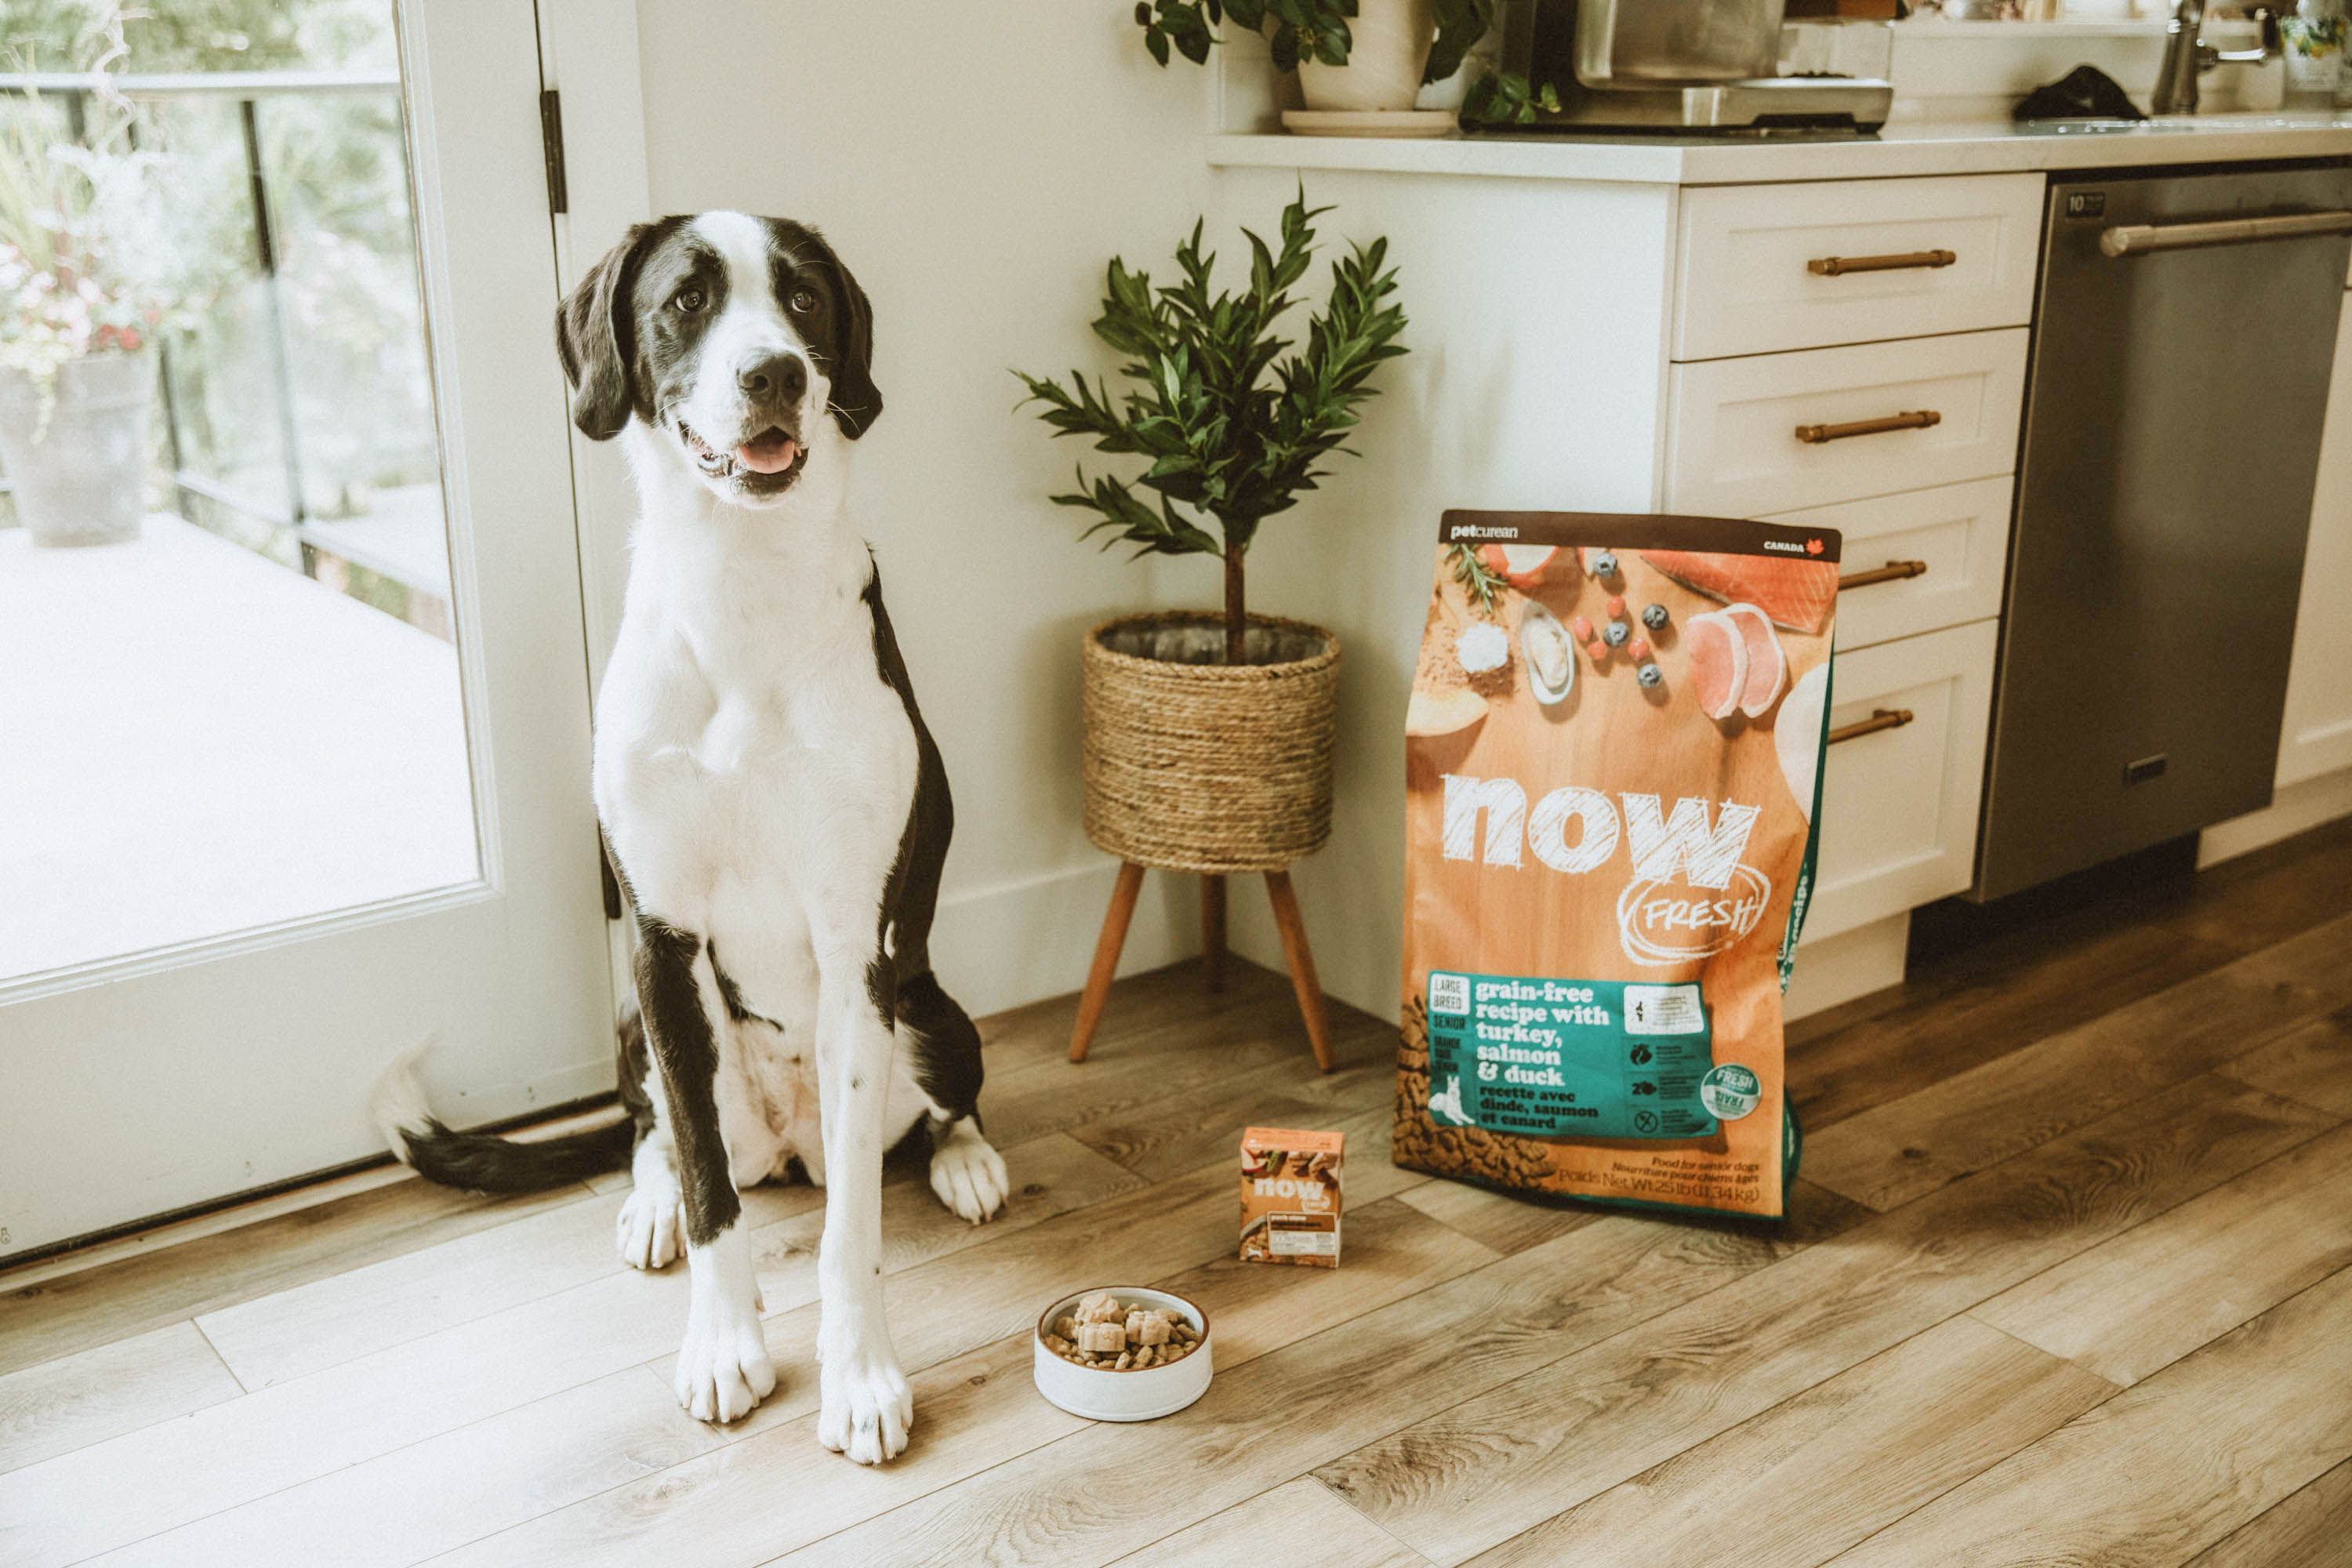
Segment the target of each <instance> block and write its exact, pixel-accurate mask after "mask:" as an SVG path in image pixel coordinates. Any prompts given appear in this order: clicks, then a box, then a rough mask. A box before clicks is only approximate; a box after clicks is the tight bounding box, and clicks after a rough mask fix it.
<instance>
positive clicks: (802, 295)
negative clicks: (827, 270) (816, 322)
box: [789, 289, 816, 316]
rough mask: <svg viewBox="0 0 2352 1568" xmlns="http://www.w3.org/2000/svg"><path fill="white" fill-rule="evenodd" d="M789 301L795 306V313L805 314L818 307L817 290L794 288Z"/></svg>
mask: <svg viewBox="0 0 2352 1568" xmlns="http://www.w3.org/2000/svg"><path fill="white" fill-rule="evenodd" d="M789 303H790V304H791V306H792V308H793V314H795V315H801V316H805V315H807V314H808V313H809V312H810V311H811V310H815V309H816V290H815V289H793V297H792V299H791V300H790V301H789Z"/></svg>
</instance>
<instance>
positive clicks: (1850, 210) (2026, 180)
mask: <svg viewBox="0 0 2352 1568" xmlns="http://www.w3.org/2000/svg"><path fill="white" fill-rule="evenodd" d="M2042 191H2043V181H2042V176H2041V175H2040V174H1976V175H1969V174H1962V175H1956V176H1952V177H1948V178H1944V179H1933V180H1842V181H1829V182H1824V183H1822V184H1802V185H1714V186H1706V187H1702V188H1699V189H1696V190H1688V191H1685V192H1684V193H1683V199H1682V223H1681V231H1682V244H1681V255H1680V257H1679V258H1678V267H1679V269H1680V273H1681V282H1680V287H1679V288H1678V289H1676V291H1675V298H1676V300H1677V301H1678V303H1677V305H1676V308H1675V352H1674V356H1673V357H1675V359H1678V360H1695V359H1717V358H1720V357H1722V356H1724V355H1727V354H1752V353H1771V352H1773V351H1776V350H1780V349H1811V348H1822V347H1824V346H1826V345H1828V344H1832V343H1864V342H1874V341H1876V340H1879V339H1884V338H1908V337H1918V336H1921V335H1923V334H1926V333H1929V332H1960V331H1969V330H1971V329H1973V328H1978V327H2021V326H2023V325H2024V324H2025V323H2026V322H2027V321H2031V320H2032V317H2033V268H2034V263H2035V260H2036V258H2038V256H2039V254H2040V250H2041V245H2042ZM1945 258H1949V259H1948V260H1946V259H1945Z"/></svg>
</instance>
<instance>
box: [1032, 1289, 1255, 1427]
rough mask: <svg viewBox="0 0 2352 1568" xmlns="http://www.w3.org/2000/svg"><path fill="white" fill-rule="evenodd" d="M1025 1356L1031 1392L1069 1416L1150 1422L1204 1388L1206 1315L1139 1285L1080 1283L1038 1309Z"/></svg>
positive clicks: (1207, 1356) (1179, 1299) (1176, 1298)
mask: <svg viewBox="0 0 2352 1568" xmlns="http://www.w3.org/2000/svg"><path fill="white" fill-rule="evenodd" d="M1032 1359H1033V1363H1034V1373H1035V1377H1036V1381H1037V1392H1038V1393H1040V1394H1044V1395H1045V1397H1046V1398H1047V1399H1049V1400H1051V1401H1052V1402H1053V1403H1054V1404H1055V1405H1060V1406H1061V1407H1062V1408H1063V1409H1065V1410H1066V1411H1068V1412H1069V1413H1070V1414H1071V1415H1084V1416H1086V1417H1087V1418H1088V1419H1090V1420H1095V1421H1149V1420H1151V1419H1152V1418H1154V1417H1155V1416H1160V1415H1172V1414H1174V1413H1175V1412H1177V1411H1179V1410H1181V1409H1183V1408H1184V1407H1185V1406H1186V1405H1190V1404H1192V1402H1193V1401H1194V1400H1196V1399H1198V1398H1200V1397H1201V1395H1202V1394H1205V1393H1207V1392H1208V1388H1209V1377H1210V1373H1211V1371H1212V1368H1211V1364H1210V1351H1209V1319H1208V1314H1206V1313H1204V1312H1203V1311H1202V1310H1201V1309H1200V1308H1199V1307H1197V1306H1195V1305H1193V1303H1192V1302H1191V1301H1188V1300H1185V1299H1184V1298H1183V1297H1181V1296H1178V1295H1173V1294H1171V1293H1170V1292H1168V1291H1166V1290H1154V1289H1149V1288H1147V1287H1144V1286H1139V1285H1113V1286H1107V1287H1102V1288H1099V1289H1092V1290H1083V1291H1080V1292H1079V1293H1078V1294H1076V1295H1075V1296H1068V1297H1065V1298H1064V1299H1063V1300H1059V1301H1056V1302H1055V1303H1054V1304H1053V1305H1052V1306H1051V1307H1048V1308H1046V1309H1045V1312H1044V1313H1043V1314H1042V1315H1040V1316H1039V1318H1038V1320H1037V1332H1036V1335H1035V1344H1034V1350H1033V1358H1032Z"/></svg>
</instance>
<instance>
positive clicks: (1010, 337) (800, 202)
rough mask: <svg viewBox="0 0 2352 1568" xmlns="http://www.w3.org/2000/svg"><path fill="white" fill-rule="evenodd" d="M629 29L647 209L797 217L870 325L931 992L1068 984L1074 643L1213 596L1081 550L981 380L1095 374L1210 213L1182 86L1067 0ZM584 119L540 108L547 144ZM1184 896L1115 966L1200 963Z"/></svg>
mask: <svg viewBox="0 0 2352 1568" xmlns="http://www.w3.org/2000/svg"><path fill="white" fill-rule="evenodd" d="M636 24H637V35H638V38H637V47H638V54H639V58H640V59H641V62H642V72H641V86H642V89H643V95H644V121H645V129H646V180H647V184H648V187H649V195H650V202H649V205H650V210H651V211H653V212H655V213H667V212H689V211H694V210H696V209H698V208H703V207H710V206H733V207H740V208H745V209H748V210H750V211H752V212H757V213H768V214H776V215H782V216H793V217H797V218H801V219H803V220H804V221H807V222H811V223H814V224H815V225H816V226H819V227H821V228H822V229H824V232H825V234H826V236H827V237H828V238H830V239H831V240H832V241H833V243H834V245H835V247H836V248H837V249H838V250H839V252H840V254H841V255H842V257H843V258H844V259H845V261H846V262H847V264H848V265H849V267H850V268H851V270H852V271H853V272H855V273H856V276H857V279H858V280H859V282H860V283H862V284H863V285H864V286H865V288H866V292H867V293H868V294H869V295H870V296H871V297H872V299H873V300H874V306H875V312H876V319H877V331H876V339H877V345H876V366H875V379H876V382H877V384H878V385H879V386H880V387H881V389H882V394H883V397H884V403H885V408H884V413H883V416H882V418H881V420H880V421H879V422H878V423H877V425H876V426H875V427H874V430H873V432H872V433H871V434H870V435H868V436H867V437H866V438H865V439H864V440H862V441H861V442H859V443H858V448H857V456H858V459H859V464H860V473H859V476H858V479H857V484H856V491H855V500H856V510H857V513H858V516H859V519H860V521H861V524H862V526H863V527H864V529H865V531H866V534H867V536H868V537H869V538H870V539H871V540H872V541H873V542H874V545H875V548H876V552H877V555H878V557H879V559H880V561H881V564H882V570H883V581H884V585H885V588H886V591H887V595H888V599H889V605H890V610H891V615H892V617H893V618H894V620H895V621H896V623H897V627H898V637H899V640H900V642H901V643H902V644H903V645H904V647H905V650H906V654H907V659H908V665H909V667H910V668H911V669H912V672H913V675H914V679H915V683H916V689H917V693H918V695H919V698H920V700H921V702H922V705H923V710H924V715H925V717H926V719H927V720H928V721H929V723H930V725H931V728H932V729H933V730H934V731H936V733H937V735H938V737H939V741H940V747H941V749H942V751H943V752H945V753H946V757H947V763H948V771H949V774H950V779H951V781H952V783H953V785H954V789H955V797H956V807H957V831H956V838H955V847H954V850H953V852H952V854H951V855H950V858H949V862H948V870H947V889H946V899H945V902H944V907H943V908H942V910H941V912H940V928H939V933H938V936H937V939H936V942H935V949H936V951H937V952H938V954H939V957H940V970H941V974H942V977H943V978H944V979H945V980H946V982H947V983H948V984H949V985H950V988H951V989H953V990H954V991H955V992H956V993H957V994H959V995H960V996H961V997H962V998H963V1000H964V1001H965V1003H966V1005H969V1006H970V1007H971V1008H972V1010H973V1011H975V1012H982V1011H992V1010H994V1009H997V1008H1000V1007H1004V1006H1008V1005H1013V1004H1014V1003H1018V1002H1022V1001H1026V1000H1030V999H1033V998H1035V997H1038V996H1044V995H1051V994H1056V993H1059V992H1065V991H1070V990H1075V989H1076V987H1077V986H1078V985H1079V984H1081V983H1082V982H1083V981H1084V979H1085V977H1086V966H1087V957H1088V954H1089V953H1090V952H1091V951H1092V946H1093V942H1094V936H1095V931H1096V929H1097V925H1098V923H1099V922H1100V921H1101V918H1102V910H1103V906H1104V904H1105V902H1106V901H1107V900H1108V896H1109V889H1110V879H1111V871H1112V866H1111V862H1109V861H1108V859H1107V858H1105V857H1103V856H1101V855H1100V854H1098V853H1097V851H1095V850H1094V848H1093V847H1091V846H1089V845H1088V844H1087V841H1086V837H1085V836H1084V834H1083V833H1082V832H1081V831H1080V829H1079V800H1078V660H1077V648H1078V638H1079V636H1080V634H1081V633H1082V632H1083V631H1084V629H1085V628H1086V627H1087V626H1090V625H1092V624H1093V623H1095V622H1096V621H1098V620H1101V619H1104V618H1106V617H1108V616H1110V615H1113V614H1115V613H1118V612H1119V611H1122V610H1127V609H1131V608H1136V607H1140V606H1145V605H1150V604H1153V603H1157V602H1161V600H1162V599H1163V598H1166V599H1167V600H1168V602H1182V601H1185V600H1193V601H1198V602H1202V603H1206V602H1209V601H1210V600H1211V599H1212V598H1213V595H1214V594H1215V592H1216V582H1217V579H1216V576H1215V571H1216V568H1215V563H1213V562H1212V561H1209V560H1206V559H1188V560H1184V561H1179V562H1169V563H1144V564H1129V563H1128V561H1127V552H1125V551H1123V550H1118V551H1114V552H1111V553H1109V554H1108V555H1106V554H1101V553H1098V552H1097V551H1096V550H1095V548H1094V547H1093V546H1092V545H1090V544H1081V543H1079V542H1076V534H1077V533H1078V531H1079V530H1080V528H1081V527H1082V526H1083V523H1084V520H1083V518H1081V517H1080V516H1079V514H1077V513H1076V512H1072V511H1070V510H1066V509H1062V508H1057V507H1054V506H1052V505H1049V504H1048V503H1047V501H1046V500H1045V497H1046V496H1047V495H1048V494H1050V493H1052V492H1053V491H1055V490H1060V489H1067V488H1069V479H1070V476H1071V468H1072V465H1073V462H1074V461H1075V459H1076V458H1078V457H1079V456H1080V455H1081V453H1082V452H1084V451H1085V450H1086V449H1085V448H1082V447H1079V446H1077V445H1076V444H1075V443H1074V442H1071V441H1067V440H1065V441H1061V442H1059V443H1056V442H1054V441H1052V440H1051V439H1049V433H1048V431H1047V430H1046V428H1045V426H1043V425H1041V424H1039V423H1038V422H1037V421H1036V420H1035V419H1034V417H1032V416H1030V415H1029V414H1027V413H1016V412H1015V411H1014V408H1013V404H1014V402H1015V400H1016V399H1017V398H1018V396H1019V395H1020V386H1019V384H1018V383H1016V382H1015V381H1014V380H1013V376H1012V375H1011V374H1009V370H1008V367H1010V366H1014V365H1018V366H1020V367H1021V368H1022V369H1024V370H1027V371H1030V372H1033V373H1046V372H1050V373H1054V374H1064V373H1066V371H1067V370H1068V369H1069V367H1070V366H1071V365H1072V364H1074V363H1076V364H1082V365H1084V366H1086V367H1087V370H1088V371H1089V373H1090V374H1091V373H1092V372H1094V371H1097V370H1099V369H1102V368H1104V367H1105V366H1106V365H1107V363H1108V361H1107V359H1106V357H1105V355H1104V354H1103V353H1100V352H1098V345H1097V343H1096V342H1095V340H1094V338H1093V335H1092V333H1091V332H1090V331H1088V330H1087V323H1088V322H1089V321H1092V320H1093V319H1094V316H1095V314H1096V302H1097V298H1098V296H1099V290H1100V286H1101V280H1102V272H1103V267H1104V264H1105V263H1106V262H1107V261H1108V258H1110V257H1111V256H1112V255H1113V254H1114V253H1118V254H1124V255H1125V256H1126V258H1128V260H1129V262H1130V263H1135V264H1138V265H1148V264H1150V263H1153V262H1161V263H1162V264H1163V265H1164V258H1166V257H1167V256H1168V254H1169V253H1170V251H1171V249H1172V247H1173V246H1174V244H1175V241H1176V240H1177V239H1178V238H1179V237H1181V234H1182V233H1183V232H1184V231H1185V230H1187V229H1189V228H1190V226H1191V225H1192V219H1193V217H1194V216H1196V215H1197V214H1199V213H1200V212H1201V211H1202V210H1203V207H1204V205H1205V203H1206V201H1207V199H1208V192H1209V185H1210V173H1209V170H1208V168H1207V166H1206V164H1205V163H1204V162H1203V160H1202V144H1201V137H1202V132H1203V131H1204V130H1205V128H1206V126H1207V123H1208V114H1209V107H1208V105H1209V97H1210V92H1211V84H1210V78H1209V73H1206V72H1203V71H1202V70H1199V69H1197V68H1192V67H1190V66H1187V65H1183V64H1182V63H1181V62H1180V63H1179V66H1178V67H1177V68H1171V69H1168V70H1164V71H1163V70H1161V69H1160V68H1159V67H1157V66H1155V65H1153V64H1152V62H1151V60H1150V57H1149V56H1148V55H1146V54H1145V53H1144V50H1143V47H1142V40H1141V37H1140V35H1139V32H1138V30H1137V28H1136V27H1135V25H1134V22H1133V19H1132V17H1131V16H1130V15H1129V11H1128V10H1127V9H1126V8H1124V7H1122V6H1120V5H1095V4H1086V5H1081V4H1076V3H1073V0H1056V3H1055V4H1054V5H1050V6H1016V5H1005V4H997V5H976V4H970V3H966V4H951V3H950V0H897V3H891V4H869V5H839V4H831V5H817V4H811V3H808V0H758V3H755V0H642V3H641V4H640V5H638V7H637V12H636ZM560 80H561V78H560V77H559V81H560ZM598 112H599V110H598V108H597V106H596V105H595V104H594V103H593V102H592V103H582V102H579V101H576V100H575V98H574V95H573V93H572V92H571V91H567V92H566V93H565V117H566V121H567V126H566V132H567V142H568V143H569V144H570V145H572V146H573V147H575V148H576V147H577V146H579V145H581V142H582V137H581V135H580V133H579V132H576V131H575V130H574V126H575V125H576V123H577V122H578V121H580V119H581V117H582V116H583V115H589V116H593V115H595V114H597V113H598ZM575 159H576V154H575ZM595 174H596V171H593V170H588V171H581V170H577V169H575V171H574V184H575V188H576V187H577V186H578V185H579V184H580V182H581V181H582V180H583V178H585V179H587V180H589V181H590V182H592V184H593V180H594V178H595ZM575 205H576V204H575ZM1088 455H1089V456H1091V454H1088ZM605 526H608V527H609V526H612V525H610V524H607V525H605ZM608 543H609V541H608ZM1155 585H1157V586H1158V587H1159V588H1160V589H1161V590H1163V592H1162V593H1160V594H1159V595H1156V594H1155ZM614 591H615V585H614V584H605V585H604V587H603V588H602V589H592V593H594V592H604V593H611V592H614ZM1171 596H1172V597H1171ZM1185 881H1186V879H1177V878H1154V879H1151V880H1150V882H1148V883H1147V885H1146V891H1145V896H1144V901H1143V905H1142V907H1141V908H1140V909H1139V911H1138V916H1137V921H1136V924H1135V927H1134V931H1133V932H1132V935H1131V936H1130V939H1129V947H1128V963H1127V964H1126V966H1125V967H1126V968H1127V969H1129V970H1130V971H1132V970H1134V969H1138V968H1146V967H1151V966H1154V965H1157V964H1160V963H1169V962H1171V960H1173V959H1175V958H1177V957H1181V956H1182V955H1183V954H1184V953H1186V952H1192V951H1195V950H1196V949H1197V945H1198V939H1197V936H1196V934H1195V931H1196V914H1195V910H1196V909H1197V905H1196V904H1195V903H1194V901H1193V900H1194V897H1195V895H1194V892H1193V889H1192V888H1190V887H1188V886H1185V885H1183V884H1184V882H1185Z"/></svg>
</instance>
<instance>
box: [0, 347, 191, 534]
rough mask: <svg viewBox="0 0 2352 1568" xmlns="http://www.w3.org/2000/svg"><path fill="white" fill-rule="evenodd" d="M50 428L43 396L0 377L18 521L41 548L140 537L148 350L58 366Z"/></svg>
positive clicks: (149, 399)
mask: <svg viewBox="0 0 2352 1568" xmlns="http://www.w3.org/2000/svg"><path fill="white" fill-rule="evenodd" d="M57 392H58V397H57V405H56V406H55V407H53V408H51V409H50V410H49V416H48V419H47V424H46V426H45V425H44V423H43V421H42V418H41V399H40V390H39V388H38V387H37V386H36V385H35V384H34V383H33V378H32V377H31V376H29V375H27V374H25V373H24V372H22V371H0V468H5V469H6V471H7V475H8V480H9V486H10V490H9V494H10V496H11V498H12V499H13V500H15V501H16V516H17V518H18V519H19V520H20V521H22V522H23V523H24V525H25V529H26V531H27V532H28V533H30V534H31V535H32V538H33V542H34V543H36V544H42V545H80V544H119V543H122V542H127V541H130V540H133V539H136V538H138V537H139V521H140V518H141V516H142V513H143V512H144V510H145V507H144V505H143V504H142V503H143V500H144V497H145V491H146V483H147V439H148V438H147V422H148V410H149V408H150V407H152V405H153V403H154V398H155V368H154V365H153V363H152V362H151V361H150V360H149V359H148V357H147V355H146V354H144V353H95V354H88V355H85V356H83V357H82V358H80V359H74V360H68V361H67V362H66V363H64V364H61V365H59V366H58V387H57Z"/></svg>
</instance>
